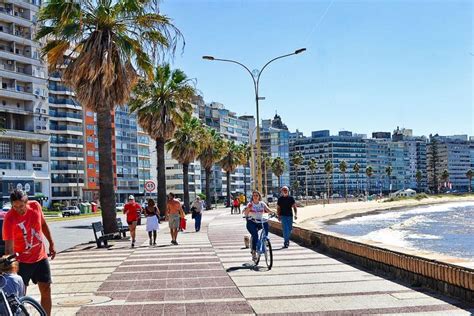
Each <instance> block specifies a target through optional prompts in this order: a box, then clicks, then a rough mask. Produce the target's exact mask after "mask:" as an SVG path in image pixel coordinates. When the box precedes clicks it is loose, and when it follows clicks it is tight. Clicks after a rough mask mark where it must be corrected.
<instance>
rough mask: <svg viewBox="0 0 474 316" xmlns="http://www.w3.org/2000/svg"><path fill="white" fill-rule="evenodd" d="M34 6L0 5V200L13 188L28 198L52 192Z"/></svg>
mask: <svg viewBox="0 0 474 316" xmlns="http://www.w3.org/2000/svg"><path fill="white" fill-rule="evenodd" d="M39 5H40V3H39V2H37V1H19V0H6V1H3V2H2V3H1V4H0V81H1V89H0V102H1V106H0V126H1V127H2V128H3V129H5V132H3V133H0V179H1V182H2V200H6V199H8V197H9V192H11V190H12V189H13V188H17V187H18V188H22V189H24V190H26V191H27V192H28V194H29V195H30V197H31V198H37V199H45V198H50V197H51V180H50V174H49V173H50V166H49V104H48V89H47V71H46V65H45V64H44V63H43V62H42V60H41V59H40V47H39V43H37V42H35V41H34V40H33V39H34V31H35V27H36V16H37V15H38V11H39ZM35 196H36V197H35Z"/></svg>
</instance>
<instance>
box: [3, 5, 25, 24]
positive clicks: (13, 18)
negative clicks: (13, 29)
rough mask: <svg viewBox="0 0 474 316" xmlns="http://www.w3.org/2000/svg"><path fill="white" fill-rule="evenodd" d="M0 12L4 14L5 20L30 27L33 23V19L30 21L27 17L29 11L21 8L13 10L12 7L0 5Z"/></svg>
mask: <svg viewBox="0 0 474 316" xmlns="http://www.w3.org/2000/svg"><path fill="white" fill-rule="evenodd" d="M21 11H23V12H21ZM0 14H3V15H4V17H3V20H4V21H6V22H10V23H15V24H19V25H22V26H25V27H30V26H32V25H33V21H31V20H30V19H29V17H28V14H29V12H27V11H26V10H24V9H22V8H19V9H16V10H15V9H12V8H5V7H0Z"/></svg>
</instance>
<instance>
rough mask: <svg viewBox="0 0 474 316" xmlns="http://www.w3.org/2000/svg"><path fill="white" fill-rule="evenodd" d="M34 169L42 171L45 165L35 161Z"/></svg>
mask: <svg viewBox="0 0 474 316" xmlns="http://www.w3.org/2000/svg"><path fill="white" fill-rule="evenodd" d="M33 170H36V171H41V170H43V165H42V164H40V163H34V164H33Z"/></svg>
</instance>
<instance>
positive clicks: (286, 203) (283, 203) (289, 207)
mask: <svg viewBox="0 0 474 316" xmlns="http://www.w3.org/2000/svg"><path fill="white" fill-rule="evenodd" d="M293 211H294V212H295V220H296V219H298V217H297V214H296V213H297V211H298V210H297V208H296V201H295V199H294V198H293V197H292V196H290V195H289V192H288V187H287V186H284V187H282V188H281V196H280V197H279V198H278V203H277V214H278V219H279V220H280V222H281V226H282V230H283V239H284V243H283V248H288V247H289V246H290V237H291V231H292V229H293Z"/></svg>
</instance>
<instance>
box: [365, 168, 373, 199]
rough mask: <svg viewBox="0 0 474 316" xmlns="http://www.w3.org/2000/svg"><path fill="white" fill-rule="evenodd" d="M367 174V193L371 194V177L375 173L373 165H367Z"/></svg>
mask: <svg viewBox="0 0 474 316" xmlns="http://www.w3.org/2000/svg"><path fill="white" fill-rule="evenodd" d="M365 175H366V176H367V195H369V194H370V179H371V178H372V176H373V175H374V168H372V166H367V168H365Z"/></svg>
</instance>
